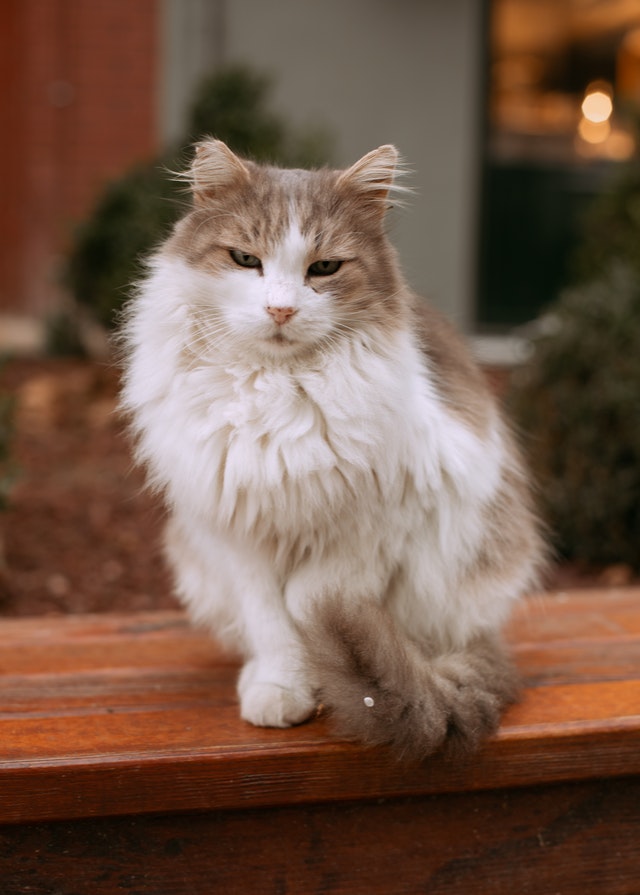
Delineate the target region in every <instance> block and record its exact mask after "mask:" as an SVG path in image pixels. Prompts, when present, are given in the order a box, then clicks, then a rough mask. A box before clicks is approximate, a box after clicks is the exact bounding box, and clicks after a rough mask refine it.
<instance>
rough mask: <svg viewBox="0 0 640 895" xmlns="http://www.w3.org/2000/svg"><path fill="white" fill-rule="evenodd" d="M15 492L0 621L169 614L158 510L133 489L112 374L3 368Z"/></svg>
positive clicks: (73, 366) (15, 365) (81, 368)
mask: <svg viewBox="0 0 640 895" xmlns="http://www.w3.org/2000/svg"><path fill="white" fill-rule="evenodd" d="M0 389H2V391H3V392H4V393H5V394H6V393H9V394H12V395H13V396H14V399H15V411H14V412H15V428H14V436H13V442H12V446H11V457H12V465H13V466H14V467H15V474H16V479H15V484H14V486H13V488H12V490H11V493H10V497H9V504H8V507H7V509H6V511H5V512H3V513H0V526H2V531H3V532H4V572H3V575H2V583H1V586H0V590H1V602H0V613H1V614H2V615H5V616H6V615H34V614H45V613H48V614H50V613H78V612H103V611H108V610H140V609H160V608H168V607H172V606H175V605H176V603H175V601H174V599H173V597H172V596H171V583H170V578H169V575H168V573H167V570H166V568H165V566H164V564H163V560H162V556H161V550H160V538H161V530H162V510H161V508H160V506H159V504H158V503H157V502H156V501H155V500H154V499H153V498H152V497H151V496H150V495H149V494H148V493H146V492H145V491H144V489H143V487H142V475H141V473H140V471H139V470H137V469H135V468H134V467H133V464H132V462H131V453H130V445H129V443H128V441H127V438H126V436H125V434H124V427H123V423H122V420H121V419H119V417H118V415H117V413H116V395H117V389H118V376H117V372H116V370H115V369H114V367H113V366H110V365H108V364H96V363H87V362H82V361H71V360H60V361H14V362H11V363H8V364H7V365H5V367H4V368H3V370H2V371H1V376H0Z"/></svg>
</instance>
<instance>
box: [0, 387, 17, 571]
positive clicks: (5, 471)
mask: <svg viewBox="0 0 640 895" xmlns="http://www.w3.org/2000/svg"><path fill="white" fill-rule="evenodd" d="M14 410H15V402H14V399H13V397H12V396H11V395H8V394H6V393H5V392H2V391H0V511H2V510H4V509H6V507H7V502H8V499H9V493H10V491H11V488H12V487H13V484H14V482H15V479H16V469H15V465H14V463H13V461H12V458H11V441H12V438H13V428H14ZM1 559H2V557H1V556H0V562H1Z"/></svg>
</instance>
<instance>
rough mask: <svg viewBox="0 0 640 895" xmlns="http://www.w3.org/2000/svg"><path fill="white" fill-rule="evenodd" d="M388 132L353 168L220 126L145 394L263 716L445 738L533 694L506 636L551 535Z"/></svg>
mask: <svg viewBox="0 0 640 895" xmlns="http://www.w3.org/2000/svg"><path fill="white" fill-rule="evenodd" d="M398 160H399V156H398V152H397V150H396V149H395V148H394V147H393V146H390V145H386V146H381V147H380V148H379V149H376V150H374V151H373V152H370V153H368V154H367V155H365V156H364V157H363V158H361V159H360V160H359V161H358V162H356V163H355V164H354V165H353V166H352V167H350V168H348V169H346V170H339V171H338V170H331V169H323V170H317V171H302V170H289V169H281V168H276V167H270V166H264V165H258V164H257V163H255V162H253V161H250V160H247V159H244V158H240V157H238V156H237V155H235V154H234V153H233V152H232V151H231V150H230V149H229V148H228V147H227V146H226V145H225V144H224V143H223V142H221V141H218V140H215V139H213V138H211V139H206V140H203V141H201V142H200V143H198V144H197V146H196V147H195V155H194V159H193V163H192V165H191V168H190V169H189V171H188V172H187V174H186V178H187V179H188V182H189V185H190V188H191V191H192V194H193V203H192V207H191V209H190V210H189V211H188V213H187V214H186V215H185V216H184V217H183V218H182V219H181V220H180V221H179V222H178V223H177V225H176V226H175V228H174V230H173V232H172V233H171V235H170V236H169V237H168V239H167V240H166V241H165V243H164V244H163V245H162V246H161V247H160V249H159V250H158V251H157V252H156V253H155V254H153V255H152V257H151V258H150V259H149V261H148V270H147V273H146V275H145V277H144V279H143V280H142V282H141V283H140V284H139V285H138V287H137V290H136V294H135V295H134V297H133V299H132V301H131V302H130V304H129V306H128V309H127V311H126V312H125V321H124V324H123V343H124V346H125V353H124V356H125V360H124V371H123V388H122V402H121V403H122V407H123V409H124V411H125V412H126V413H127V414H128V415H129V417H130V419H131V426H132V431H133V433H134V437H135V441H136V452H137V459H138V460H139V461H140V462H141V463H143V464H144V465H145V466H146V468H147V471H148V480H149V482H150V485H151V486H152V487H154V488H156V489H158V490H160V491H161V492H162V493H163V495H164V498H165V501H166V504H167V507H168V511H169V520H168V525H167V533H166V553H167V556H168V558H169V561H170V564H171V566H172V568H173V571H174V575H175V582H176V590H177V593H178V595H179V597H180V598H181V600H182V601H183V602H184V604H185V606H186V607H187V609H188V610H189V612H190V615H191V617H192V619H193V620H194V621H195V622H196V623H198V624H202V625H205V626H207V627H208V628H209V629H210V630H211V631H212V632H213V633H214V635H215V636H216V637H217V638H219V639H220V640H221V641H222V642H223V643H225V644H227V645H230V646H231V647H233V648H235V649H236V650H238V651H239V653H240V654H241V656H242V657H243V659H244V666H243V668H242V670H241V673H240V676H239V680H238V695H239V702H240V712H241V715H242V718H243V719H245V720H246V721H249V722H251V723H252V724H254V725H259V726H266V727H286V726H290V725H295V724H298V723H300V722H303V721H305V720H307V719H309V718H310V717H312V716H314V714H315V713H316V712H317V710H318V706H319V705H322V706H324V708H325V709H326V710H327V711H328V712H329V713H330V715H331V716H332V717H333V719H334V722H335V725H336V730H337V732H338V733H339V734H340V735H342V736H344V737H347V738H349V739H355V740H359V741H361V742H363V743H365V744H368V745H376V744H380V745H382V744H386V745H387V746H388V747H390V748H391V749H392V750H393V751H395V753H396V754H397V755H398V756H400V757H401V758H405V759H407V760H421V759H422V758H424V757H426V756H427V755H429V754H430V753H432V752H434V751H436V750H438V749H440V748H441V747H446V748H451V749H456V750H462V749H472V748H475V747H476V746H477V745H478V744H479V743H480V742H481V741H482V739H483V738H484V737H485V736H487V735H488V734H490V733H491V732H493V731H494V730H495V728H496V727H497V725H498V723H499V719H500V716H501V712H502V710H503V708H504V707H505V706H506V705H507V704H509V703H510V702H511V701H513V700H514V699H515V698H516V696H517V691H518V678H517V674H516V673H515V671H514V668H513V666H512V664H511V661H510V659H509V657H508V654H507V652H506V651H505V648H504V646H503V645H502V643H501V639H500V633H499V632H500V628H501V626H502V623H503V622H504V620H505V618H506V616H507V614H508V612H509V609H510V607H511V606H512V605H513V603H514V601H515V600H517V599H518V598H519V597H520V596H521V595H522V594H523V593H525V592H526V591H527V589H528V588H530V587H531V586H532V584H533V582H534V581H535V576H536V573H537V569H538V568H539V565H540V558H541V556H542V554H543V539H542V537H541V535H540V533H539V528H538V525H537V522H536V516H535V512H534V510H533V508H532V504H531V498H530V496H529V491H530V489H529V487H528V482H527V476H526V473H525V471H524V470H523V466H522V464H521V461H520V459H519V456H518V452H517V449H516V447H515V446H514V443H513V440H512V437H511V435H510V434H509V431H508V429H507V427H506V426H505V423H504V422H503V420H502V418H501V415H500V412H499V410H498V408H497V406H496V403H495V401H494V399H493V397H492V395H491V393H490V391H489V389H488V387H487V384H486V382H485V380H484V378H483V375H482V374H481V373H480V371H479V370H478V369H477V367H476V366H475V364H474V362H473V361H472V360H471V358H470V356H469V353H468V352H467V349H466V347H465V345H464V342H463V341H462V339H461V337H460V336H458V335H457V333H456V332H455V330H454V329H453V327H452V325H451V324H449V323H448V322H447V321H446V319H445V318H444V317H443V316H441V314H440V313H439V312H437V311H436V310H435V309H433V308H431V307H429V306H428V305H427V304H426V303H425V302H423V301H422V300H421V299H418V298H417V297H416V296H414V295H413V294H412V292H411V291H410V289H409V287H408V286H407V284H406V283H405V280H404V279H403V276H402V273H401V271H400V267H399V263H398V259H397V256H396V253H395V250H394V248H393V247H392V245H391V243H390V240H389V238H388V236H387V233H386V226H385V218H386V211H387V208H388V207H389V205H390V203H391V197H392V196H393V195H395V191H396V190H397V189H398V186H397V177H396V175H397V173H398V170H399V167H398V165H399V161H398Z"/></svg>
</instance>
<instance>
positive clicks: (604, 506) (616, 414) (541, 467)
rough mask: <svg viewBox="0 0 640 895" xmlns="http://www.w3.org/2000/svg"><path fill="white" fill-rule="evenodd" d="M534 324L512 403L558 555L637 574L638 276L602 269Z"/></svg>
mask: <svg viewBox="0 0 640 895" xmlns="http://www.w3.org/2000/svg"><path fill="white" fill-rule="evenodd" d="M543 322H544V323H545V325H544V326H542V327H541V329H542V332H543V334H542V335H540V336H539V337H538V338H537V339H536V340H535V343H534V349H533V355H532V357H531V359H530V361H529V362H528V364H527V365H525V367H524V368H523V369H522V370H521V371H520V373H519V375H518V376H517V377H516V381H515V387H514V394H513V402H512V403H513V409H514V413H515V417H516V419H517V421H518V422H519V424H520V426H521V427H522V429H523V430H524V432H525V433H526V438H527V441H528V446H529V448H530V453H531V461H532V465H533V468H534V473H535V475H536V476H537V479H538V482H539V484H540V489H541V498H542V503H543V508H544V510H545V511H546V516H547V520H548V522H549V525H550V528H551V530H552V532H554V533H555V536H556V539H557V547H558V549H559V551H560V553H561V554H563V555H565V556H568V557H572V558H576V559H579V560H583V561H587V562H590V563H615V562H625V563H629V564H630V565H631V566H633V567H635V568H640V274H639V272H638V269H637V268H634V267H632V266H631V265H629V264H625V263H623V262H609V267H608V270H607V271H606V273H604V274H602V275H601V276H600V277H599V278H597V279H595V280H593V281H591V282H589V283H586V284H585V285H582V286H578V287H575V288H574V289H572V290H569V291H567V292H566V293H565V294H564V295H563V296H562V297H561V298H560V299H559V300H558V302H557V303H556V305H555V306H554V307H553V308H552V310H551V312H550V314H549V315H548V316H547V317H546V318H545V320H544V321H543ZM545 330H546V332H545Z"/></svg>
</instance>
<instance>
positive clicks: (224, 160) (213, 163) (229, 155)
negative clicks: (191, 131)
mask: <svg viewBox="0 0 640 895" xmlns="http://www.w3.org/2000/svg"><path fill="white" fill-rule="evenodd" d="M184 179H185V180H187V181H188V182H189V184H190V185H191V189H192V191H193V198H194V201H195V202H197V203H199V204H202V203H204V202H206V201H207V200H208V199H211V198H212V197H213V196H214V195H215V194H216V193H217V192H218V191H219V190H220V189H224V188H225V187H229V186H233V185H234V184H237V183H241V182H242V181H243V180H248V179H249V170H248V168H247V167H246V165H245V164H244V163H243V162H242V161H241V160H240V159H239V158H238V156H237V155H235V154H234V153H233V152H232V151H231V150H230V149H229V147H228V146H227V145H226V143H223V142H222V140H214V139H209V140H201V141H200V142H199V143H196V146H195V155H194V157H193V162H192V163H191V168H190V169H189V171H187V172H186V173H185V175H184Z"/></svg>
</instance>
